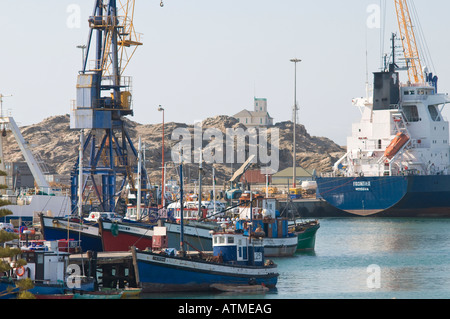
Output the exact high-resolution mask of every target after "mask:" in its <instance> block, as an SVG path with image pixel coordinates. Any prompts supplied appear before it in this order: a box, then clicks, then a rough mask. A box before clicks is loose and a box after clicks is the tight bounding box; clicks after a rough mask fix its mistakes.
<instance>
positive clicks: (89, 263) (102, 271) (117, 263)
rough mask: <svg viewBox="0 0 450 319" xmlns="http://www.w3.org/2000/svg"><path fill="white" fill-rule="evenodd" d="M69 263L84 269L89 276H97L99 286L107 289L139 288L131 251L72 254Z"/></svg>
mask: <svg viewBox="0 0 450 319" xmlns="http://www.w3.org/2000/svg"><path fill="white" fill-rule="evenodd" d="M69 262H70V263H71V264H76V265H79V266H80V267H82V269H84V274H86V275H87V276H93V277H94V276H95V278H96V280H97V284H98V286H101V287H107V288H125V287H127V286H128V287H131V288H135V287H137V285H136V276H135V272H134V266H133V258H132V255H131V251H124V252H92V251H88V252H87V253H83V254H72V255H71V256H70V258H69ZM94 270H95V271H94Z"/></svg>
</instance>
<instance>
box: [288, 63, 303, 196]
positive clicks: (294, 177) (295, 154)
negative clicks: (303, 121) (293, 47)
mask: <svg viewBox="0 0 450 319" xmlns="http://www.w3.org/2000/svg"><path fill="white" fill-rule="evenodd" d="M290 61H291V62H294V65H295V75H294V141H293V143H294V145H293V146H292V149H293V153H294V155H293V159H294V160H293V162H294V164H293V181H294V184H293V187H294V188H296V179H297V176H296V172H295V160H296V157H297V153H296V147H295V143H296V141H295V129H296V126H297V63H298V62H301V61H302V60H300V59H291V60H290Z"/></svg>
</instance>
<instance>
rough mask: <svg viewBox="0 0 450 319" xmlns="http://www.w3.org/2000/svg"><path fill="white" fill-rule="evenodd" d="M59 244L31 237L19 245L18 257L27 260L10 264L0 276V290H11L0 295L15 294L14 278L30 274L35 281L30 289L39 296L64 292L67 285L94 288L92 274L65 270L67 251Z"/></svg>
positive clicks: (67, 259)
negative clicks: (19, 252) (8, 268)
mask: <svg viewBox="0 0 450 319" xmlns="http://www.w3.org/2000/svg"><path fill="white" fill-rule="evenodd" d="M61 248H62V246H61V245H60V244H59V243H58V242H57V241H30V243H29V245H27V246H22V247H21V251H22V252H21V254H19V256H18V258H20V259H24V260H25V261H26V262H27V264H26V265H25V266H17V267H15V268H13V269H12V271H10V273H9V275H8V276H7V277H2V278H1V279H0V292H4V291H6V290H7V289H12V294H7V295H5V296H3V297H0V298H13V297H15V296H16V294H17V293H18V292H19V291H18V289H17V288H15V287H16V282H18V281H20V280H23V279H25V278H30V279H31V280H32V282H33V285H34V288H32V289H30V290H29V292H31V293H32V294H33V295H39V296H42V298H46V297H47V298H49V297H50V296H55V298H56V296H62V295H65V292H66V290H67V289H71V288H74V287H75V288H77V289H78V290H80V291H86V292H87V291H93V290H94V280H93V278H87V277H83V276H80V274H68V272H67V269H68V266H69V256H70V253H69V252H65V251H62V250H61ZM68 283H70V284H68Z"/></svg>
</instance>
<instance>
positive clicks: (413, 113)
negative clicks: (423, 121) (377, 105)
mask: <svg viewBox="0 0 450 319" xmlns="http://www.w3.org/2000/svg"><path fill="white" fill-rule="evenodd" d="M403 113H404V114H405V117H406V120H407V121H408V122H419V120H420V118H419V111H418V110H417V105H404V106H403Z"/></svg>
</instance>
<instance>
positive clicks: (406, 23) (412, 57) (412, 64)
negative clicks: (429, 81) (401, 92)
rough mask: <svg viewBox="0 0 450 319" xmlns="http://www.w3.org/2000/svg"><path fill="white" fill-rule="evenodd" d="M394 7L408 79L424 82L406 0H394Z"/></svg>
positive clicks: (413, 81)
mask: <svg viewBox="0 0 450 319" xmlns="http://www.w3.org/2000/svg"><path fill="white" fill-rule="evenodd" d="M395 9H396V11H397V21H398V27H399V30H400V37H401V39H402V45H403V53H404V55H405V60H406V63H407V65H408V78H409V81H410V82H411V83H424V82H425V81H424V75H423V71H422V63H421V61H420V57H419V51H418V49H417V44H416V36H415V34H414V28H413V25H412V20H411V15H410V14H409V9H408V3H407V1H406V0H395Z"/></svg>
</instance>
